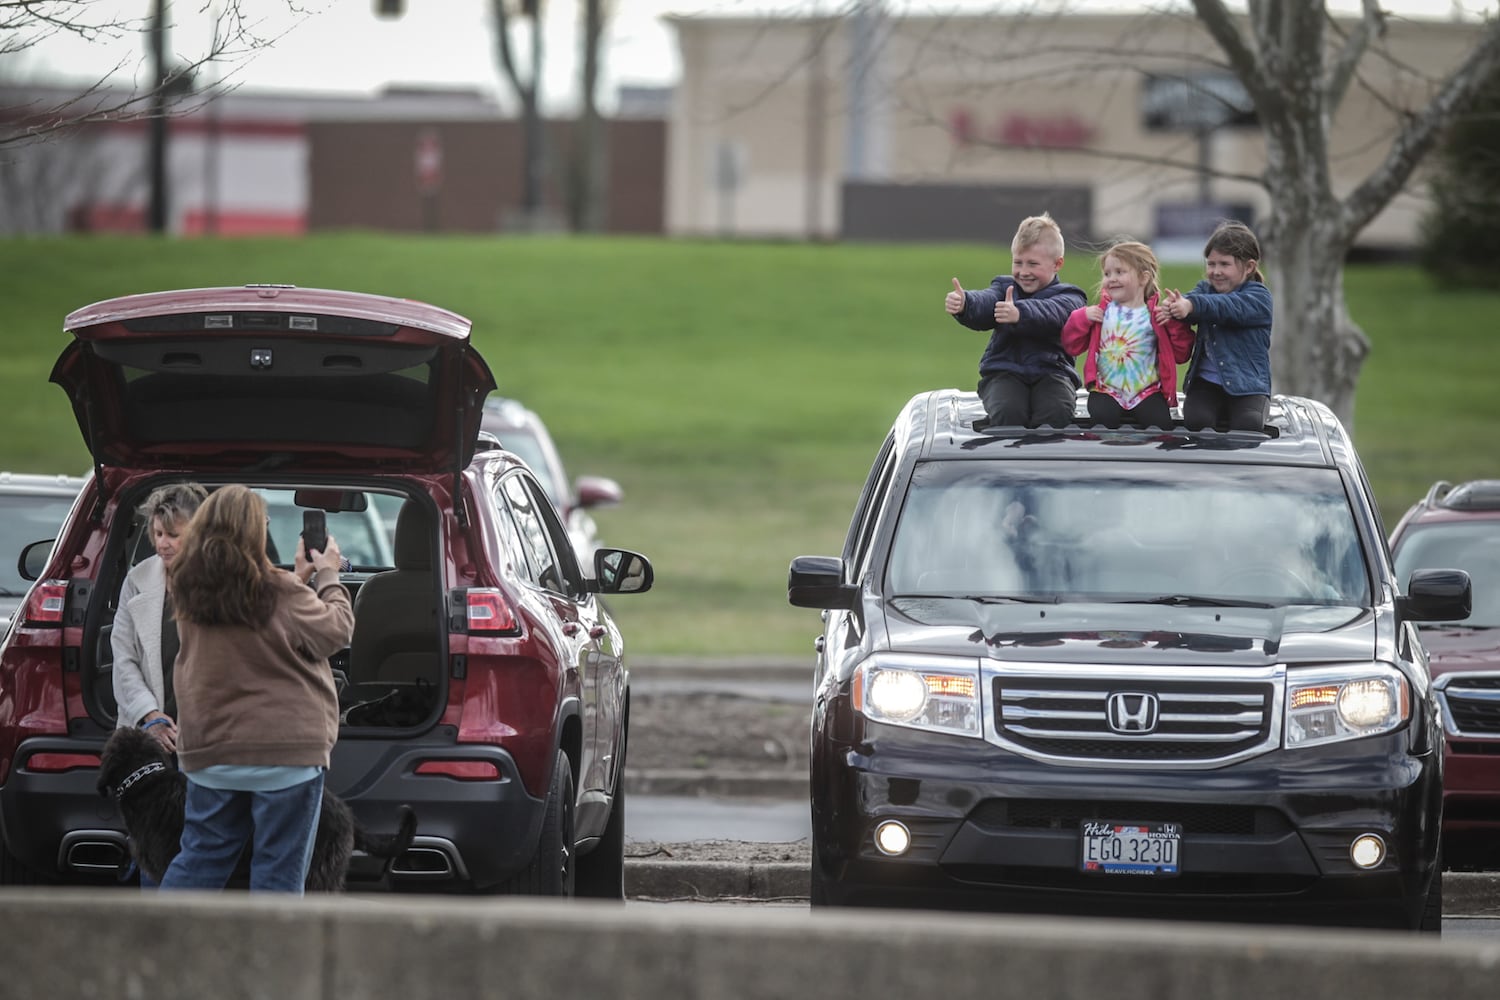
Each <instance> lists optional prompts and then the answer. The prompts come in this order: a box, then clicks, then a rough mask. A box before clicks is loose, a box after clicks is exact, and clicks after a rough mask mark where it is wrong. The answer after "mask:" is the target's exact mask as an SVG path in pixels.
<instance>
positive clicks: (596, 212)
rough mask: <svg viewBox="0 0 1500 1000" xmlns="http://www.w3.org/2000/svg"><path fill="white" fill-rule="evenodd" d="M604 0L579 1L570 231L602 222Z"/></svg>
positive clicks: (606, 10)
mask: <svg viewBox="0 0 1500 1000" xmlns="http://www.w3.org/2000/svg"><path fill="white" fill-rule="evenodd" d="M610 6H611V5H610V4H609V3H608V2H607V0H583V32H582V35H581V40H580V43H579V47H580V49H581V55H582V57H583V58H582V66H583V69H582V73H581V75H580V76H579V89H580V91H581V98H582V100H581V102H580V105H579V111H578V125H577V128H576V130H575V133H574V135H575V139H574V144H573V150H572V156H571V158H570V162H569V173H568V179H569V188H570V190H569V198H568V210H569V215H570V219H569V221H570V222H571V223H572V226H573V229H574V230H576V231H579V232H598V231H600V230H601V229H603V228H604V222H605V215H604V213H605V204H604V199H605V193H604V189H605V176H606V171H607V169H608V163H607V160H606V151H607V148H608V147H607V145H606V142H605V138H604V122H603V120H602V119H601V118H600V116H599V98H598V89H599V43H600V40H601V39H602V38H603V36H604V25H605V23H606V21H607V20H608V18H609V8H610Z"/></svg>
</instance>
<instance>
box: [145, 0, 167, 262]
mask: <svg viewBox="0 0 1500 1000" xmlns="http://www.w3.org/2000/svg"><path fill="white" fill-rule="evenodd" d="M166 8H167V0H151V21H150V23H149V24H148V25H147V26H146V48H147V52H148V53H149V55H150V58H151V79H152V81H153V87H152V91H151V117H150V119H149V121H148V125H149V129H148V131H147V133H146V141H147V142H148V143H149V148H148V153H147V163H148V164H149V172H150V178H151V203H150V206H149V208H148V211H147V218H146V225H147V228H148V229H150V231H151V232H153V233H165V232H166V231H167V56H166V51H167V11H166Z"/></svg>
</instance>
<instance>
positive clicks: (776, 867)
mask: <svg viewBox="0 0 1500 1000" xmlns="http://www.w3.org/2000/svg"><path fill="white" fill-rule="evenodd" d="M625 895H627V896H629V897H631V898H632V899H655V900H666V899H672V900H713V899H755V900H796V899H807V898H808V895H809V882H808V869H807V866H806V865H804V864H801V863H799V862H796V861H762V862H752V863H750V864H742V863H740V862H736V861H654V860H633V859H626V861H625ZM1443 915H1444V916H1445V917H1497V916H1500V873H1496V872H1448V873H1447V874H1446V875H1444V876H1443Z"/></svg>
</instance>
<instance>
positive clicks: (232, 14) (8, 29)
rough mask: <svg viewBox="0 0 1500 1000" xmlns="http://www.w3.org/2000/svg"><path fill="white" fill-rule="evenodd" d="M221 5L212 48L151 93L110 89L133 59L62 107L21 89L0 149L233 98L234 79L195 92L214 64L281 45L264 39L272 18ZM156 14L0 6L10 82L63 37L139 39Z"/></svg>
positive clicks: (36, 2)
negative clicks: (20, 66) (23, 64)
mask: <svg viewBox="0 0 1500 1000" xmlns="http://www.w3.org/2000/svg"><path fill="white" fill-rule="evenodd" d="M282 3H283V8H284V9H285V10H286V11H289V12H291V13H292V14H294V15H303V14H305V13H306V11H305V10H304V9H303V8H302V6H301V4H300V3H299V2H297V0H282ZM221 4H222V6H220V7H219V8H218V9H217V11H216V13H215V15H214V17H215V22H216V23H215V25H214V31H213V40H212V42H211V43H209V45H208V47H207V48H206V49H205V50H203V51H199V52H194V53H187V54H185V53H183V52H182V51H178V52H175V53H173V60H174V61H173V62H172V64H171V65H169V66H167V67H165V69H164V70H163V71H162V72H161V73H160V74H157V73H156V72H155V70H154V69H153V70H151V72H150V76H149V79H150V80H151V85H150V86H148V87H146V88H145V89H139V90H135V89H129V90H127V89H122V88H118V87H115V86H113V85H112V84H111V80H112V79H113V78H115V77H116V76H117V75H122V74H123V73H124V71H126V70H127V68H128V66H129V64H130V62H131V59H129V58H122V59H120V60H118V61H117V62H115V63H113V64H111V65H109V66H106V67H103V68H102V69H101V70H100V71H98V72H96V73H95V74H94V75H93V77H92V80H91V81H90V82H88V83H86V84H83V85H81V86H79V87H77V88H74V89H73V90H72V91H71V92H70V93H68V94H67V95H66V96H65V97H62V98H61V99H59V98H58V97H57V96H56V93H57V92H56V89H55V88H48V90H47V91H46V92H45V93H44V92H41V91H40V90H39V91H38V92H37V94H36V95H35V96H31V97H28V96H27V95H26V94H25V93H23V92H21V90H20V88H17V89H16V91H13V93H17V94H18V95H19V97H18V103H13V104H11V105H10V106H8V107H5V108H3V112H4V114H3V116H0V148H3V147H5V146H15V145H20V144H25V143H30V142H36V141H39V140H42V139H46V138H48V137H49V136H51V135H53V134H55V133H58V132H61V131H65V130H69V129H73V128H76V127H78V126H80V125H87V124H90V123H95V122H108V121H115V122H118V121H129V120H134V119H145V118H150V117H152V116H153V115H157V116H160V115H172V114H175V113H178V112H179V111H180V110H188V109H190V108H196V107H199V106H201V104H202V102H203V101H205V100H211V99H213V98H214V97H216V96H219V95H220V94H222V93H225V92H227V91H229V90H232V89H233V88H234V86H235V81H234V75H233V72H232V71H231V72H229V73H226V74H223V75H221V76H220V78H219V80H218V82H217V83H215V84H213V85H211V86H209V87H205V88H200V89H198V90H197V91H196V92H194V89H193V86H192V84H193V81H194V80H196V79H198V78H199V76H200V75H201V74H200V71H201V70H202V69H203V68H204V67H206V66H207V65H208V64H209V63H220V64H233V63H235V62H236V61H239V60H242V59H244V58H245V57H246V56H248V55H250V54H251V53H253V52H255V51H257V50H259V49H262V48H265V47H266V46H268V45H270V44H272V43H273V42H274V41H275V37H273V36H268V35H266V34H264V33H263V25H264V24H265V23H266V22H265V21H264V20H263V19H262V18H263V17H264V16H265V11H262V17H259V18H253V17H251V16H250V15H249V14H248V13H247V12H246V10H245V9H244V6H243V0H221ZM149 8H152V5H151V4H148V3H146V2H145V0H142V3H141V9H142V16H140V17H122V16H119V15H118V14H117V13H116V11H115V9H114V8H112V7H109V6H107V5H106V6H101V5H100V4H97V3H94V2H93V0H0V67H5V68H7V69H8V70H10V71H9V72H7V73H6V76H7V78H8V79H9V80H10V82H11V83H12V84H18V83H19V74H18V73H16V72H15V71H14V70H13V69H11V68H12V67H14V66H15V64H16V63H18V62H19V61H20V60H21V59H22V57H23V56H24V55H25V54H26V53H27V52H29V51H30V50H33V49H35V48H37V47H38V46H41V45H43V44H44V43H46V42H47V41H48V40H49V39H52V38H55V37H57V36H59V35H72V36H75V37H76V38H79V39H82V40H83V41H85V42H89V43H100V44H104V43H112V42H117V41H119V40H121V39H124V38H128V37H132V36H140V35H142V34H143V33H144V32H145V31H146V30H147V28H148V27H149V26H150V16H149V13H148V9H149Z"/></svg>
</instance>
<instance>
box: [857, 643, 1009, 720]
mask: <svg viewBox="0 0 1500 1000" xmlns="http://www.w3.org/2000/svg"><path fill="white" fill-rule="evenodd" d="M964 662H965V661H955V660H950V659H947V658H945V657H936V656H913V657H896V656H890V655H885V654H882V655H878V656H874V657H871V658H870V660H869V661H867V662H866V663H865V664H864V665H863V666H861V667H860V668H859V670H857V671H856V672H855V674H854V692H853V693H854V704H855V707H856V708H858V709H859V710H860V711H861V712H863V713H864V715H865V716H866V717H867V718H870V719H873V720H875V721H876V722H889V723H893V724H895V725H899V726H911V727H913V728H915V729H930V730H934V731H937V732H943V733H959V734H962V735H965V736H978V735H980V721H979V720H980V711H979V668H978V665H977V664H975V665H972V666H968V665H965V666H958V665H956V664H959V663H964Z"/></svg>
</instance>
